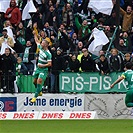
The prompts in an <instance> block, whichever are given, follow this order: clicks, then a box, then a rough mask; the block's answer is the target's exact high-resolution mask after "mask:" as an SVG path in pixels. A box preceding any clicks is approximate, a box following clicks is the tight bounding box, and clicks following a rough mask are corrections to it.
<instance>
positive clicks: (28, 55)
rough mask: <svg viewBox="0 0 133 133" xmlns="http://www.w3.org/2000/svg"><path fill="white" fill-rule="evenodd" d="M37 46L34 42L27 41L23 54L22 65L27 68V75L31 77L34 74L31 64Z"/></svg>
mask: <svg viewBox="0 0 133 133" xmlns="http://www.w3.org/2000/svg"><path fill="white" fill-rule="evenodd" d="M36 49H37V45H36V44H35V42H31V41H27V42H26V47H25V50H24V53H23V55H22V56H23V63H24V64H25V66H26V67H27V70H28V74H30V75H32V74H33V72H34V63H33V62H32V61H33V60H34V59H35V52H36Z"/></svg>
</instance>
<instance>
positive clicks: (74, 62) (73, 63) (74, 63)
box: [68, 53, 80, 72]
mask: <svg viewBox="0 0 133 133" xmlns="http://www.w3.org/2000/svg"><path fill="white" fill-rule="evenodd" d="M68 67H69V71H70V72H79V68H80V62H79V60H78V59H77V56H76V54H74V53H72V54H70V55H69V59H68Z"/></svg>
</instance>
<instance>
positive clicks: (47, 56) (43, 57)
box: [38, 45, 52, 69]
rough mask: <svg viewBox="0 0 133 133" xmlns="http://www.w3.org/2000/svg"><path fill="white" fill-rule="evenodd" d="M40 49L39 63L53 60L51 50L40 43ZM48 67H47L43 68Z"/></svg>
mask: <svg viewBox="0 0 133 133" xmlns="http://www.w3.org/2000/svg"><path fill="white" fill-rule="evenodd" d="M38 48H39V49H40V51H39V58H38V64H47V63H48V61H51V60H52V55H51V53H50V51H49V50H44V49H43V48H42V46H41V45H38ZM43 69H47V68H43Z"/></svg>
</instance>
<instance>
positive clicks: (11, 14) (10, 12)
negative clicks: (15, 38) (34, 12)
mask: <svg viewBox="0 0 133 133" xmlns="http://www.w3.org/2000/svg"><path fill="white" fill-rule="evenodd" d="M5 18H6V19H8V20H10V22H11V24H12V25H13V27H16V26H17V25H18V24H19V23H20V21H21V12H20V10H19V8H18V7H17V6H16V1H15V0H11V1H10V7H9V8H8V9H7V10H6V13H5Z"/></svg>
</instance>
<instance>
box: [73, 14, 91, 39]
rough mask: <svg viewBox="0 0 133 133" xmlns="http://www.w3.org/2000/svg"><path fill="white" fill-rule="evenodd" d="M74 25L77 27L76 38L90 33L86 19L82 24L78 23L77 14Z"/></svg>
mask: <svg viewBox="0 0 133 133" xmlns="http://www.w3.org/2000/svg"><path fill="white" fill-rule="evenodd" d="M75 25H76V27H77V29H78V39H79V40H80V39H81V38H83V37H85V36H86V35H88V34H89V33H91V30H90V29H89V26H88V22H87V20H86V19H85V20H83V22H82V24H80V22H79V20H78V16H76V17H75Z"/></svg>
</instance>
